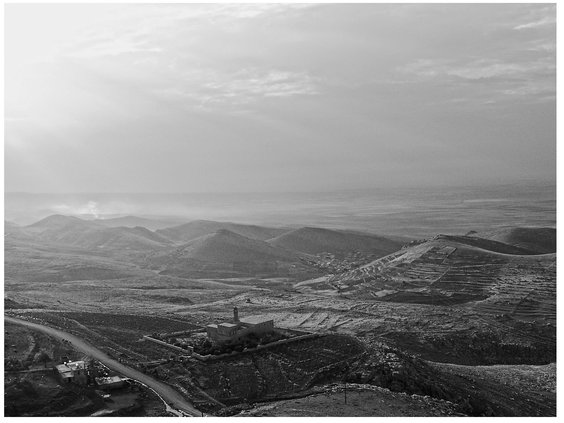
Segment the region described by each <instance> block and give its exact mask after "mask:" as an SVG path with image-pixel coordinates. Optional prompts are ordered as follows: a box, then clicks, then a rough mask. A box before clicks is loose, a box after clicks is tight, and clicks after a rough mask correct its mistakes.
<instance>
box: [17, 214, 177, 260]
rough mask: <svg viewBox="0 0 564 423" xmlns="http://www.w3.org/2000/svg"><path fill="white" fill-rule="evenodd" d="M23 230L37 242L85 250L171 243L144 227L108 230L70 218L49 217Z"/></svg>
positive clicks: (139, 248) (135, 248) (140, 248)
mask: <svg viewBox="0 0 564 423" xmlns="http://www.w3.org/2000/svg"><path fill="white" fill-rule="evenodd" d="M24 229H25V231H26V233H28V234H29V235H31V236H32V237H33V239H34V240H36V241H40V242H46V243H55V244H61V245H66V246H72V247H78V248H86V249H106V250H115V251H145V250H151V249H158V248H163V247H166V246H168V245H170V244H171V242H170V241H169V240H168V239H166V238H164V237H162V236H160V235H158V234H156V233H154V232H151V231H150V230H148V229H146V228H143V227H135V228H125V227H116V228H108V227H106V226H103V225H100V224H99V223H96V222H93V221H86V220H82V219H79V218H77V217H72V216H62V215H53V216H49V217H46V218H45V219H42V220H40V221H39V222H36V223H34V224H32V225H29V226H26V227H25V228H24Z"/></svg>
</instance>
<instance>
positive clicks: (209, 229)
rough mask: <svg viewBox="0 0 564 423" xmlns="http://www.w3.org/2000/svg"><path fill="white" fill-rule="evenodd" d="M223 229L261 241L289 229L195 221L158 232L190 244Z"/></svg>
mask: <svg viewBox="0 0 564 423" xmlns="http://www.w3.org/2000/svg"><path fill="white" fill-rule="evenodd" d="M221 229H226V230H228V231H231V232H233V233H236V234H239V235H242V236H244V237H247V238H251V239H257V240H260V241H264V240H266V239H270V238H274V237H276V236H278V235H281V234H282V233H284V232H287V231H288V229H285V228H271V227H266V226H257V225H245V224H242V223H232V222H215V221H212V220H194V221H192V222H188V223H185V224H182V225H178V226H172V227H168V228H165V229H159V230H157V231H156V232H157V233H158V234H160V235H163V236H165V237H167V238H169V239H171V240H173V241H177V242H188V241H191V240H193V239H196V238H199V237H201V236H203V235H209V234H214V233H216V232H217V231H219V230H221Z"/></svg>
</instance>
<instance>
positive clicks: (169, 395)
mask: <svg viewBox="0 0 564 423" xmlns="http://www.w3.org/2000/svg"><path fill="white" fill-rule="evenodd" d="M4 321H5V322H8V323H13V324H16V325H23V326H27V327H29V328H31V329H34V330H38V331H40V332H43V333H46V334H47V335H50V336H53V337H54V338H58V339H66V340H67V341H69V342H71V343H72V345H73V347H74V348H76V349H77V350H79V351H82V352H83V353H85V354H88V355H89V356H90V357H92V358H95V359H96V360H98V361H100V362H101V363H104V364H105V365H106V366H107V367H108V368H110V369H112V370H114V371H116V372H118V373H121V374H122V375H124V376H127V377H129V378H130V379H134V380H137V381H139V382H141V383H142V384H144V385H146V386H147V387H149V388H150V389H152V390H153V391H154V392H155V393H156V394H157V395H159V396H160V397H161V399H162V400H163V401H164V402H165V404H166V408H167V410H170V411H171V412H173V413H174V411H177V412H176V413H174V414H177V415H184V416H194V417H197V416H202V415H203V414H202V412H201V411H198V410H197V409H196V408H194V406H193V405H192V404H191V403H190V402H188V401H186V399H184V397H183V396H182V395H180V393H179V392H177V391H176V390H175V389H174V388H172V387H171V386H169V385H166V384H164V383H162V382H159V381H158V380H155V379H153V378H152V377H150V376H148V375H146V374H144V373H141V372H140V371H138V370H135V369H132V368H131V367H127V366H124V365H123V364H122V363H120V362H118V361H116V360H114V359H113V358H110V357H108V355H107V354H106V353H104V352H102V351H100V350H99V349H97V348H95V347H93V346H92V345H90V344H88V343H86V342H85V341H83V340H82V339H80V338H78V337H76V336H74V335H71V334H70V333H66V332H63V331H61V330H59V329H54V328H51V327H49V326H44V325H40V324H37V323H31V322H28V321H26V320H20V319H15V318H13V317H8V316H4Z"/></svg>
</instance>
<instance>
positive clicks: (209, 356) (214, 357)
mask: <svg viewBox="0 0 564 423" xmlns="http://www.w3.org/2000/svg"><path fill="white" fill-rule="evenodd" d="M320 336H322V335H320V334H317V333H309V334H307V335H301V336H296V337H294V338H289V339H281V340H280V341H274V342H270V343H268V344H266V345H258V346H257V347H255V348H246V349H244V350H243V351H232V352H230V353H228V354H220V355H212V354H207V355H200V354H197V353H193V355H192V356H193V357H195V358H197V359H198V360H201V361H208V360H221V359H223V358H228V357H236V356H238V355H242V354H247V353H252V352H255V351H261V350H266V349H268V348H272V347H276V346H278V345H283V344H289V343H291V342H296V341H300V340H302V339H313V338H318V337H320Z"/></svg>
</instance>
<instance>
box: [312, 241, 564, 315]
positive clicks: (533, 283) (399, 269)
mask: <svg viewBox="0 0 564 423" xmlns="http://www.w3.org/2000/svg"><path fill="white" fill-rule="evenodd" d="M468 238H469V237H454V236H445V235H441V236H437V237H435V238H433V239H431V240H428V241H426V242H424V243H421V244H419V245H415V246H411V247H408V248H404V249H402V250H400V251H397V252H395V253H393V254H390V255H388V256H386V257H383V258H380V259H378V260H375V261H373V262H371V263H369V264H367V265H364V266H361V267H359V268H356V269H353V270H351V271H348V272H344V273H342V274H338V275H334V276H332V277H329V278H328V279H327V280H326V281H321V283H320V284H318V286H317V287H316V288H317V289H327V288H331V289H335V290H337V291H338V292H340V293H342V294H344V295H346V296H347V297H348V298H356V299H358V300H372V301H386V302H397V303H417V304H433V305H439V306H440V305H443V306H452V305H454V304H463V303H472V304H473V307H475V308H476V309H477V310H480V313H482V314H488V315H492V316H493V315H497V314H507V315H509V316H512V317H513V318H517V319H521V320H524V321H527V320H531V319H532V320H535V319H543V320H545V321H547V322H555V321H556V301H555V299H556V267H555V264H556V255H555V254H545V255H530V254H529V255H522V254H515V251H520V249H517V250H515V248H516V247H513V246H509V245H507V246H506V247H502V246H503V245H505V244H502V243H497V242H495V243H492V242H491V241H489V240H480V239H479V238H474V237H473V238H472V239H468ZM466 241H468V242H466ZM487 247H492V248H493V250H490V249H488V248H487ZM509 251H512V252H513V253H511V254H510V253H508V252H509ZM310 286H311V285H310Z"/></svg>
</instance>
